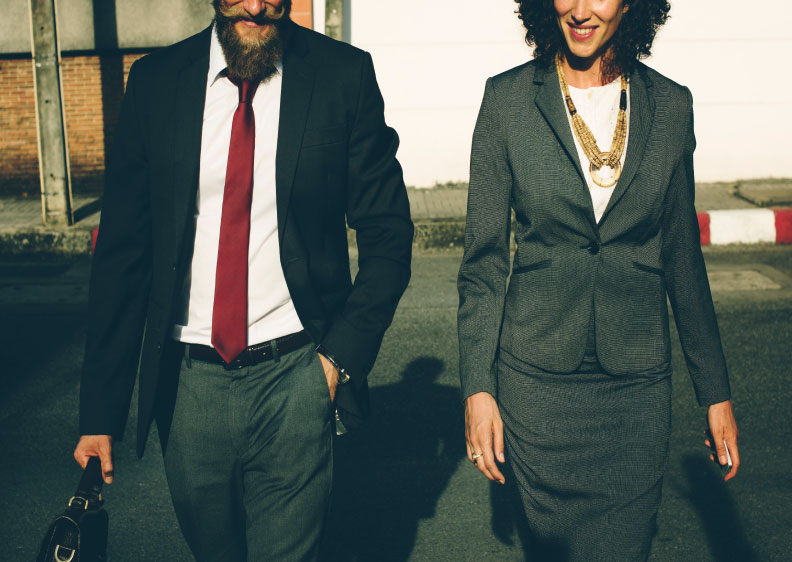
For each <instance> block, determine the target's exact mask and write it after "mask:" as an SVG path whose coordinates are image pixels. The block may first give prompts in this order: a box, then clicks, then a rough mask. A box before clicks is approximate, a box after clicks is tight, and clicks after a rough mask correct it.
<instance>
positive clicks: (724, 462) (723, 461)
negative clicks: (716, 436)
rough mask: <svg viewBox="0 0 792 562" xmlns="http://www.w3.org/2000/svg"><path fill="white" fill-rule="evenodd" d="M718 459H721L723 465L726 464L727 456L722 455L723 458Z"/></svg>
mask: <svg viewBox="0 0 792 562" xmlns="http://www.w3.org/2000/svg"><path fill="white" fill-rule="evenodd" d="M718 458H719V459H720V463H721V464H726V455H721V456H720V457H718Z"/></svg>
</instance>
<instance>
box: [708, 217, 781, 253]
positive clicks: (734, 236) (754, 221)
mask: <svg viewBox="0 0 792 562" xmlns="http://www.w3.org/2000/svg"><path fill="white" fill-rule="evenodd" d="M698 221H699V229H700V230H701V245H702V246H709V245H712V246H720V245H724V244H758V243H769V244H792V209H739V210H733V211H708V212H702V213H699V214H698Z"/></svg>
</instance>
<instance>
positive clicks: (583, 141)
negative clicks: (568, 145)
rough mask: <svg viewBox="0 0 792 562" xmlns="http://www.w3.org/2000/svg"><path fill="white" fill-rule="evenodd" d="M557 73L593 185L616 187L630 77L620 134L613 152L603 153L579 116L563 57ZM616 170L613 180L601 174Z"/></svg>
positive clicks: (623, 86) (615, 135)
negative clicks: (587, 163)
mask: <svg viewBox="0 0 792 562" xmlns="http://www.w3.org/2000/svg"><path fill="white" fill-rule="evenodd" d="M555 63H556V70H557V71H558V81H559V82H560V83H561V91H562V92H563V93H564V100H566V106H567V109H568V110H569V115H570V117H571V119H572V130H573V131H574V132H575V136H576V137H577V139H578V142H579V143H580V146H581V147H582V148H583V152H584V153H585V154H586V157H587V158H588V159H589V162H590V164H589V174H590V175H591V179H592V181H594V183H595V184H597V185H598V186H600V187H613V186H614V185H616V182H618V181H619V177H620V176H621V171H622V169H621V158H622V154H624V145H625V141H626V139H627V77H626V76H625V75H624V74H622V76H621V97H620V98H619V115H618V117H617V119H616V130H614V131H613V141H612V142H611V148H610V152H603V151H601V150H600V149H599V147H598V146H597V139H595V138H594V134H593V133H592V132H591V129H589V128H588V125H586V122H585V121H583V118H582V117H581V116H580V114H579V113H578V112H577V109H576V108H575V104H574V102H573V101H572V96H571V95H570V94H569V84H567V81H566V76H564V66H563V63H562V61H561V54H560V53H559V54H557V55H556V60H555ZM605 166H607V167H609V168H611V169H612V170H613V174H612V175H611V176H610V177H603V176H602V175H601V174H600V170H601V169H602V168H603V167H605Z"/></svg>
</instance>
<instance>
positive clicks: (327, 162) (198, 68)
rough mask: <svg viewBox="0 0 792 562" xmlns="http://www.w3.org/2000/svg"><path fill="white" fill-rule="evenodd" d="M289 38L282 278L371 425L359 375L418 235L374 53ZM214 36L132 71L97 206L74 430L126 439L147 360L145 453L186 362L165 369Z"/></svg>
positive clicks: (280, 207) (281, 158)
mask: <svg viewBox="0 0 792 562" xmlns="http://www.w3.org/2000/svg"><path fill="white" fill-rule="evenodd" d="M291 27H292V33H291V36H290V39H289V41H288V44H287V46H286V49H285V54H284V60H283V86H282V95H281V108H280V128H279V131H278V144H277V156H276V197H277V215H278V235H279V239H280V258H281V266H282V268H283V273H284V276H285V278H286V283H287V285H288V287H289V292H290V293H291V296H292V299H293V301H294V305H295V308H296V310H297V313H298V315H299V317H300V320H301V321H302V323H303V325H304V326H305V329H306V330H307V331H308V333H309V334H310V336H311V337H312V338H313V340H314V341H315V342H316V343H322V344H323V345H324V346H325V347H326V348H327V349H328V351H329V352H330V353H331V354H332V355H334V356H335V358H336V359H337V360H338V362H339V363H340V364H341V365H342V366H344V367H345V368H346V369H347V370H348V371H349V374H350V375H351V377H352V380H351V381H350V383H349V384H347V385H344V386H343V387H339V390H338V393H337V405H338V406H339V410H340V411H341V414H342V416H343V417H342V420H343V421H344V422H345V423H346V424H347V426H354V425H356V424H357V423H358V422H359V421H360V419H361V418H363V417H365V416H366V415H367V413H368V398H367V383H366V377H367V375H368V374H369V372H370V371H371V368H372V366H373V365H374V361H375V358H376V356H377V352H378V349H379V346H380V343H381V340H382V337H383V334H384V332H385V330H386V328H387V327H388V326H389V324H390V322H391V320H392V318H393V314H394V312H395V309H396V305H397V303H398V300H399V298H400V297H401V295H402V293H403V292H404V290H405V288H406V286H407V283H408V280H409V277H410V257H411V246H412V233H413V226H412V222H411V221H410V214H409V203H408V200H407V194H406V191H405V188H404V183H403V180H402V172H401V167H400V166H399V163H398V162H397V160H396V150H397V147H398V137H397V135H396V133H395V131H393V129H390V128H389V127H387V125H386V124H385V121H384V116H383V108H384V106H383V100H382V96H381V95H380V92H379V88H378V86H377V82H376V78H375V75H374V68H373V64H372V61H371V57H370V56H369V55H368V54H367V53H365V52H363V51H361V50H359V49H356V48H354V47H351V46H349V45H346V44H343V43H340V42H337V41H333V40H331V39H329V38H327V37H325V36H323V35H320V34H318V33H314V32H312V31H309V30H306V29H303V28H300V27H298V26H296V25H292V26H291ZM210 37H211V28H209V29H206V30H204V31H203V32H201V33H199V34H198V35H195V36H193V37H190V38H189V39H186V40H185V41H182V42H181V43H178V44H176V45H173V46H171V47H168V48H165V49H162V50H160V51H157V52H155V53H153V54H151V55H149V56H146V57H144V58H142V59H140V60H139V61H137V62H136V63H135V64H134V65H133V66H132V69H131V70H130V73H129V79H128V82H127V91H126V95H125V97H124V101H123V104H122V108H121V114H120V118H119V122H118V128H117V131H116V133H115V141H114V146H113V150H112V153H111V160H110V166H109V171H108V178H107V183H106V187H105V193H104V198H103V206H102V219H101V226H100V228H99V237H98V240H97V244H96V253H95V255H94V261H93V267H92V273H91V288H90V305H89V306H90V312H89V322H88V342H87V347H86V352H85V363H84V370H83V379H82V387H81V405H80V432H81V434H110V435H113V436H115V437H116V438H120V437H121V435H122V433H123V430H124V425H125V423H126V418H127V415H128V410H129V403H130V400H131V396H132V389H133V386H134V381H135V375H136V373H137V372H138V363H139V372H140V377H139V391H140V395H139V407H138V433H137V438H138V445H137V449H138V454H139V455H142V454H143V448H144V444H145V441H146V437H147V435H148V431H149V427H150V425H151V421H152V419H153V417H154V414H155V409H156V413H157V414H158V415H160V414H163V415H164V416H165V417H167V414H168V411H169V408H170V409H172V403H168V400H167V399H166V400H163V395H164V394H165V392H164V390H163V389H167V388H171V387H172V386H173V379H174V378H175V372H176V369H177V365H178V363H176V364H175V365H174V364H171V363H172V362H170V361H168V360H167V357H168V355H169V354H168V351H169V349H170V348H173V347H175V344H174V343H173V342H172V340H171V329H172V325H173V318H174V312H175V311H174V307H175V306H177V305H176V303H177V302H178V300H179V299H178V292H179V290H180V289H181V286H182V280H183V279H184V275H185V272H186V271H187V268H188V267H189V264H190V256H191V253H192V244H193V241H194V233H193V231H192V227H193V220H192V219H193V215H194V209H195V198H196V192H197V188H198V173H199V156H200V150H201V128H202V120H203V110H204V100H205V93H206V80H207V72H208V67H209V42H210ZM218 157H222V158H226V155H218ZM347 222H348V224H349V226H350V227H351V228H353V229H354V230H355V231H356V235H357V246H358V255H359V257H358V264H359V271H358V274H357V276H356V278H355V281H354V284H353V282H352V280H351V276H350V270H349V259H348V250H347V248H348V244H347V233H346V223H347ZM211 274H212V275H213V274H214V273H213V272H211ZM144 326H145V330H144ZM144 332H145V335H144ZM141 338H142V347H141Z"/></svg>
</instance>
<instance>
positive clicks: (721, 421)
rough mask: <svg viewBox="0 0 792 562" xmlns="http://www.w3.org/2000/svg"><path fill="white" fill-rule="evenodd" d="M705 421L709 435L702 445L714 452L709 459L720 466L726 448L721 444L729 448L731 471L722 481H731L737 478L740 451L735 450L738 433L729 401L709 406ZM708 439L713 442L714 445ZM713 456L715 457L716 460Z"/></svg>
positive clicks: (724, 462) (725, 458) (723, 460)
mask: <svg viewBox="0 0 792 562" xmlns="http://www.w3.org/2000/svg"><path fill="white" fill-rule="evenodd" d="M707 421H708V422H709V431H710V434H709V438H708V439H707V440H706V441H704V444H705V445H706V446H707V447H709V448H710V449H714V450H715V454H710V456H709V458H710V460H711V461H713V462H716V463H719V464H720V465H721V466H725V465H726V463H727V457H726V446H724V444H723V442H724V441H725V442H726V445H728V447H729V454H730V455H731V460H732V469H731V470H730V471H729V472H728V473H727V474H726V476H725V477H724V478H723V479H724V480H731V479H732V478H734V477H735V476H737V469H738V468H739V467H740V451H739V449H737V438H738V437H739V435H740V431H739V430H738V429H737V420H735V419H734V410H733V409H732V403H731V400H726V401H725V402H719V403H717V404H713V405H712V406H710V407H709V410H708V411H707ZM710 439H712V440H714V443H713V442H712V441H710ZM715 455H717V458H716V457H715Z"/></svg>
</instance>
